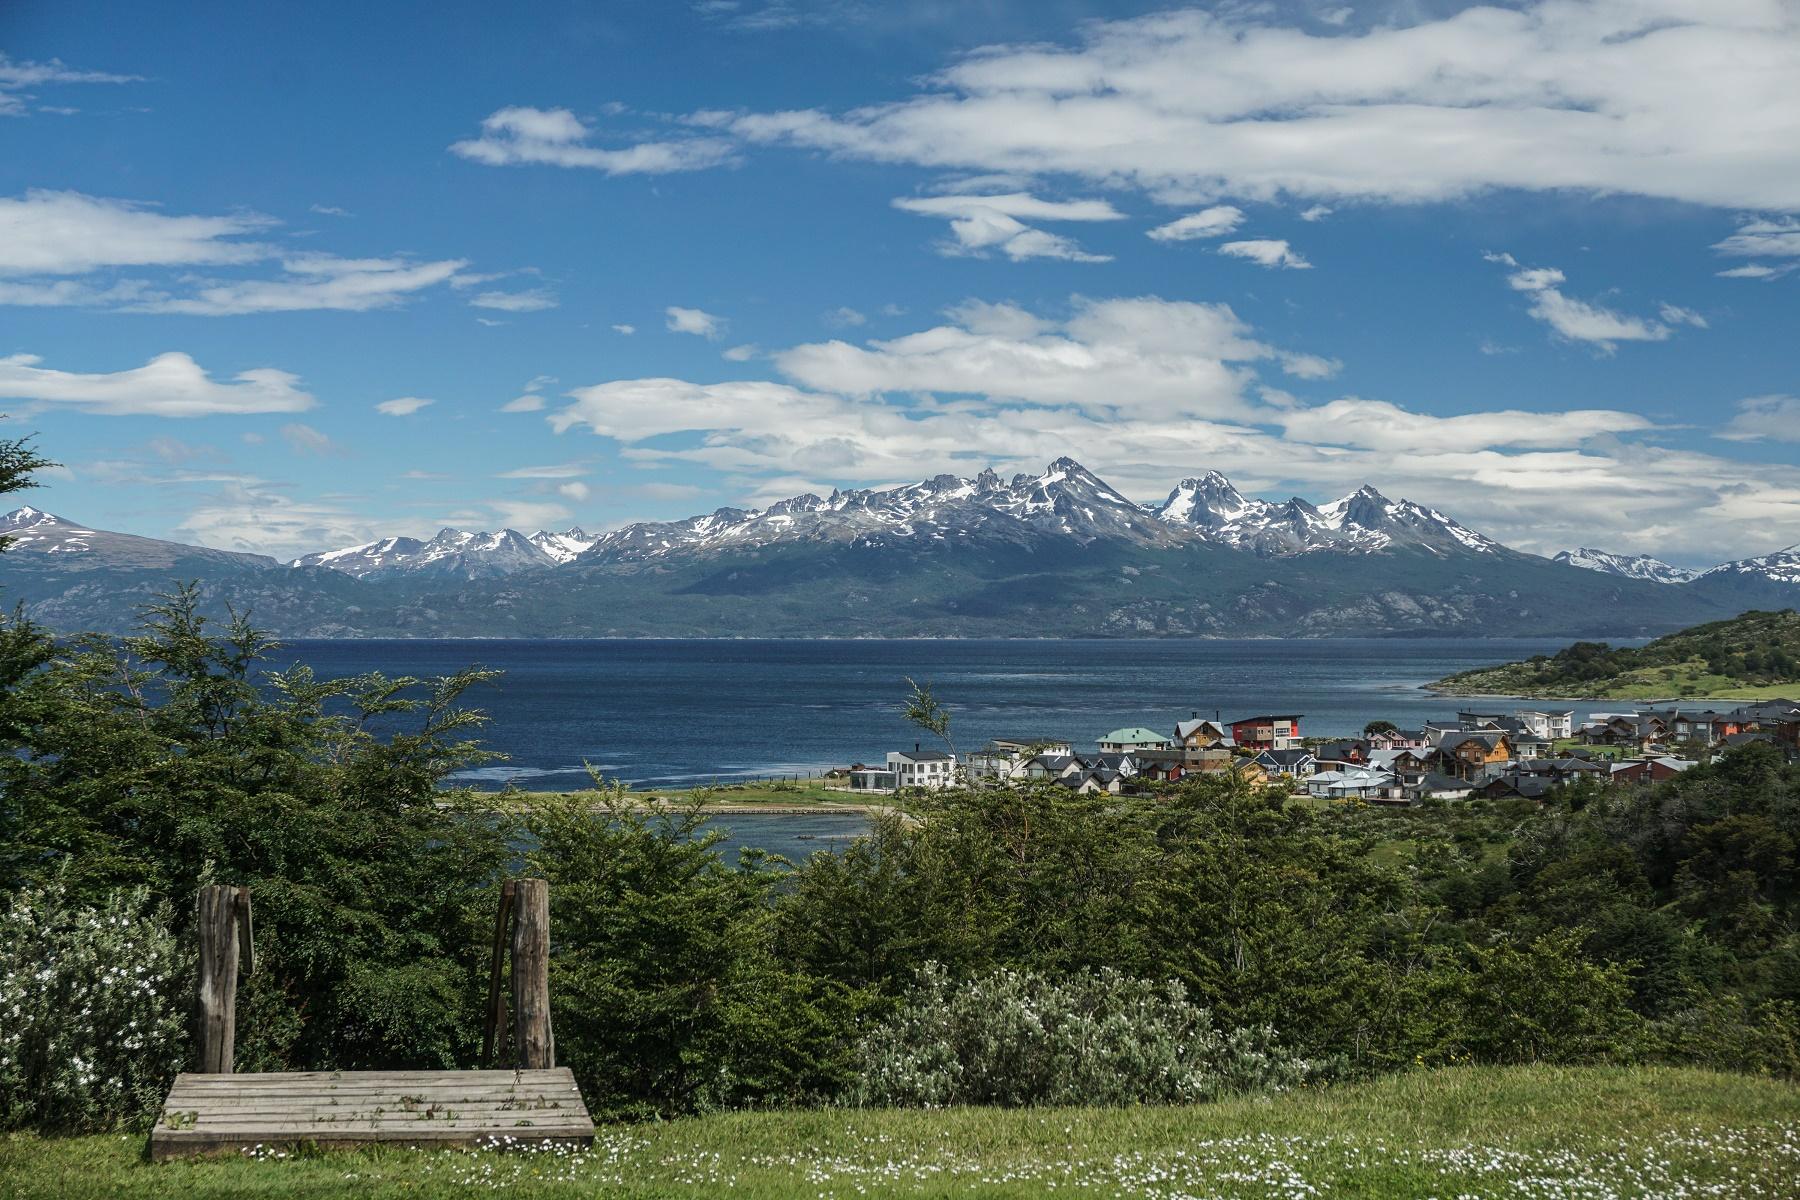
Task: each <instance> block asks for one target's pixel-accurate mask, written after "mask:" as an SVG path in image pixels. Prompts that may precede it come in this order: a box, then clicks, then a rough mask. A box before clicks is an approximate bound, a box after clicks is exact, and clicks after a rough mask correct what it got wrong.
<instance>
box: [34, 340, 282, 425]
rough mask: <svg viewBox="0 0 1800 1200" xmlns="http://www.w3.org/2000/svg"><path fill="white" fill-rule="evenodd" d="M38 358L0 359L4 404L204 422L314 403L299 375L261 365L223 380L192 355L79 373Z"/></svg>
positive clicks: (172, 355) (173, 355)
mask: <svg viewBox="0 0 1800 1200" xmlns="http://www.w3.org/2000/svg"><path fill="white" fill-rule="evenodd" d="M42 361H43V360H42V359H40V358H38V357H37V356H36V355H31V354H15V355H12V356H10V357H5V358H0V399H10V400H24V401H29V402H34V403H39V404H50V405H62V406H67V407H69V408H71V409H76V410H78V411H82V412H91V413H100V414H104V415H106V416H152V417H204V416H213V415H218V414H244V413H286V412H304V411H305V410H306V409H309V408H311V407H312V406H313V398H312V396H310V395H308V394H307V393H306V392H304V391H302V390H300V388H299V387H298V386H296V385H297V384H299V382H300V377H299V376H298V375H290V374H289V373H288V372H286V371H278V370H276V369H274V368H273V367H259V368H257V369H254V370H249V371H242V372H239V373H238V374H237V375H236V376H234V377H233V379H232V381H231V382H228V383H221V382H218V381H216V380H214V379H213V378H212V377H211V376H210V375H208V374H207V372H206V371H205V370H204V369H203V368H202V367H201V366H200V364H199V363H197V362H195V361H194V360H193V359H192V358H190V357H189V356H187V355H186V354H182V353H179V352H170V353H167V354H159V355H157V356H156V357H155V358H153V359H151V360H150V361H149V362H147V363H145V364H144V365H143V366H141V367H133V368H131V369H129V370H125V371H115V372H111V373H97V374H81V373H77V372H72V371H57V370H52V369H50V368H48V367H40V366H39V365H38V364H39V363H40V362H42Z"/></svg>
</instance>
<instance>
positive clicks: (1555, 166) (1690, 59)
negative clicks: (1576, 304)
mask: <svg viewBox="0 0 1800 1200" xmlns="http://www.w3.org/2000/svg"><path fill="white" fill-rule="evenodd" d="M1430 7H1432V6H1420V5H1408V6H1401V7H1400V8H1398V9H1397V11H1396V12H1395V14H1394V16H1393V17H1392V18H1391V19H1388V20H1384V21H1381V22H1379V23H1376V24H1373V25H1371V26H1370V27H1369V28H1367V29H1362V30H1358V31H1356V32H1348V33H1347V32H1343V31H1341V30H1339V29H1329V30H1320V31H1317V32H1314V31H1313V30H1310V29H1308V28H1306V27H1304V25H1303V24H1301V23H1299V22H1295V21H1283V20H1281V19H1280V18H1278V17H1277V16H1274V15H1272V14H1274V13H1276V12H1278V11H1280V10H1278V9H1276V8H1275V6H1264V5H1234V6H1228V7H1226V8H1224V9H1223V10H1222V11H1219V12H1208V11H1205V10H1202V9H1188V10H1185V11H1176V12H1163V13H1156V14H1153V15H1149V16H1145V17H1141V18H1134V19H1128V20H1118V21H1109V22H1096V23H1092V24H1089V25H1085V26H1083V27H1082V33H1081V35H1080V41H1079V42H1078V43H1077V44H1075V45H1073V46H1057V45H1046V44H1043V43H1041V42H1033V43H1029V44H1022V45H1015V46H999V47H990V48H987V49H985V50H982V51H980V52H977V53H974V54H971V55H968V56H967V57H965V58H963V59H961V60H960V61H958V62H956V63H955V64H953V65H951V66H950V67H949V68H948V69H946V70H944V71H941V72H939V73H938V74H937V75H935V76H932V77H930V78H929V79H927V80H925V81H924V82H923V83H922V84H921V85H920V87H919V90H918V91H917V93H916V94H915V95H913V96H911V97H910V98H907V99H904V100H901V101H899V102H896V103H889V104H876V105H870V106H867V107H864V108H859V109H854V110H851V111H848V112H844V113H839V114H833V113H828V112H823V111H819V110H802V111H790V112H772V113H754V114H747V115H743V116H739V117H736V118H735V119H733V120H732V121H731V122H730V128H732V129H733V130H734V131H735V132H737V133H738V134H739V136H741V137H744V138H747V139H750V140H753V141H759V142H771V143H774V142H780V143H788V144H794V145H800V146H806V147H811V148H816V149H822V150H825V151H828V152H831V153H834V154H839V155H845V156H854V157H859V158H865V159H871V160H877V161H887V162H905V163H913V164H919V165H924V166H928V167H935V168H941V169H945V170H952V171H972V172H1001V173H1029V174H1037V175H1045V174H1066V175H1071V176H1075V177H1079V178H1084V179H1088V180H1092V181H1095V182H1106V183H1121V184H1132V185H1136V186H1138V187H1140V188H1142V189H1144V190H1146V191H1148V192H1150V193H1151V194H1153V195H1156V196H1158V197H1162V198H1175V197H1191V198H1193V199H1202V198H1204V199H1207V200H1211V199H1215V198H1226V197H1239V198H1250V199H1262V200H1271V199H1276V198H1280V197H1283V196H1289V197H1296V198H1305V199H1309V200H1319V201H1325V202H1329V203H1335V202H1337V201H1339V200H1342V199H1350V198H1360V199H1368V200H1378V201H1391V202H1417V201H1437V200H1445V199H1452V198H1456V197H1462V196H1467V195H1469V194H1471V193H1475V192H1480V191H1484V190H1488V189H1497V188H1517V189H1526V190H1532V191H1554V192H1569V191H1579V192H1587V193H1591V194H1598V195H1605V194H1619V193H1623V194H1630V195H1641V196H1652V197H1657V198H1663V199H1672V200H1679V201H1687V202H1692V203H1697V204H1704V205H1712V206H1717V207H1725V208H1735V209H1752V210H1757V209H1763V210H1775V211H1791V210H1794V209H1800V136H1796V133H1797V129H1796V124H1795V120H1796V118H1795V114H1796V112H1800V22H1796V21H1795V20H1794V14H1793V9H1792V6H1791V5H1790V4H1787V3H1784V2H1782V0H1645V2H1636V3H1632V2H1624V0H1606V2H1603V3H1575V2H1572V0H1537V2H1535V3H1529V2H1528V3H1523V4H1520V5H1518V6H1516V7H1515V6H1509V7H1500V6H1477V7H1469V8H1465V9H1463V10H1461V11H1459V12H1455V13H1453V14H1450V15H1446V16H1437V15H1435V14H1431V15H1421V13H1426V14H1429V9H1430Z"/></svg>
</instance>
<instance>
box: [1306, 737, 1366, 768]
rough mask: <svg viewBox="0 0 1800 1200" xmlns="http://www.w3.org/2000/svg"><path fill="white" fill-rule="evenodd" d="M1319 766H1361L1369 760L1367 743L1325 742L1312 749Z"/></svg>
mask: <svg viewBox="0 0 1800 1200" xmlns="http://www.w3.org/2000/svg"><path fill="white" fill-rule="evenodd" d="M1313 757H1314V758H1316V759H1318V761H1319V766H1320V767H1321V768H1329V767H1332V766H1341V767H1361V766H1366V765H1367V764H1368V761H1369V744H1368V743H1367V742H1360V741H1341V742H1325V743H1324V744H1322V745H1321V746H1320V747H1319V748H1318V749H1317V750H1314V751H1313Z"/></svg>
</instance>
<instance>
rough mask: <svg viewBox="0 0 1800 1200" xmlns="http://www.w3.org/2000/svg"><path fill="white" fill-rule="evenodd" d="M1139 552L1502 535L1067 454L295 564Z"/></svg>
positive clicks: (359, 571)
mask: <svg viewBox="0 0 1800 1200" xmlns="http://www.w3.org/2000/svg"><path fill="white" fill-rule="evenodd" d="M1043 535H1048V536H1055V537H1062V538H1071V539H1074V540H1076V541H1079V542H1091V541H1095V540H1099V539H1116V540H1121V541H1126V542H1130V543H1134V544H1137V545H1141V546H1157V547H1175V546H1180V545H1183V544H1191V543H1203V544H1209V545H1216V546H1225V547H1229V548H1231V549H1235V550H1246V551H1250V552H1252V553H1255V554H1258V555H1263V556H1283V555H1293V554H1307V553H1312V552H1316V551H1323V550H1341V551H1368V552H1373V551H1380V550H1385V549H1389V548H1394V547H1399V546H1414V547H1419V548H1422V549H1425V550H1428V551H1431V552H1434V553H1440V554H1442V553H1451V552H1454V551H1458V550H1462V551H1471V552H1475V553H1482V554H1487V553H1493V552H1495V551H1497V550H1500V549H1503V547H1501V546H1500V544H1499V543H1498V542H1495V541H1494V540H1492V539H1491V538H1488V537H1485V536H1483V535H1482V534H1479V533H1476V532H1475V531H1474V530H1472V529H1469V528H1467V527H1466V526H1464V525H1461V524H1459V523H1458V522H1456V521H1454V520H1452V519H1451V518H1450V517H1448V516H1445V515H1444V514H1443V513H1441V512H1438V511H1437V510H1435V509H1431V508H1427V507H1425V506H1424V505H1420V504H1415V503H1413V502H1412V501H1410V500H1397V501H1396V500H1389V499H1388V498H1387V497H1385V496H1383V495H1382V494H1381V493H1380V492H1378V491H1376V490H1375V489H1374V488H1372V487H1364V488H1361V489H1359V490H1358V491H1356V492H1353V493H1351V494H1350V495H1348V496H1345V497H1344V498H1342V499H1340V500H1334V501H1332V502H1331V503H1329V504H1321V505H1314V504H1311V503H1308V502H1307V501H1305V500H1301V499H1299V498H1295V499H1292V500H1287V501H1284V502H1274V501H1268V500H1259V499H1251V498H1247V497H1245V496H1244V495H1243V494H1242V493H1241V492H1239V491H1238V490H1237V488H1235V487H1234V486H1232V484H1231V481H1230V480H1228V479H1226V478H1225V477H1224V476H1223V475H1220V474H1219V473H1218V472H1216V471H1215V472H1209V473H1208V474H1206V475H1204V476H1200V477H1198V478H1192V479H1184V480H1182V481H1181V482H1180V483H1179V484H1177V485H1176V486H1175V488H1174V489H1173V490H1172V491H1171V492H1170V493H1169V495H1168V497H1167V498H1166V499H1164V500H1163V501H1162V502H1161V503H1160V504H1139V503H1137V502H1135V501H1133V500H1130V499H1128V498H1126V497H1125V496H1124V495H1122V494H1121V493H1119V492H1118V491H1117V490H1116V489H1114V488H1113V487H1112V486H1111V485H1109V484H1108V483H1106V482H1105V481H1104V480H1102V479H1101V478H1100V477H1099V476H1097V475H1095V474H1094V473H1093V472H1091V471H1089V470H1088V469H1087V468H1086V467H1083V466H1082V465H1081V464H1080V463H1078V462H1076V461H1075V460H1073V459H1070V458H1060V459H1057V460H1056V461H1055V462H1053V463H1051V464H1050V465H1049V467H1047V468H1046V469H1045V470H1044V471H1043V472H1041V473H1039V474H1036V475H1027V474H1021V475H1014V476H1013V477H1012V478H1011V479H1003V478H1002V477H1001V476H1000V475H998V474H997V473H995V472H994V471H992V470H987V471H983V472H981V473H980V474H979V475H976V476H974V477H972V478H963V477H961V476H957V475H939V476H936V477H934V478H931V479H927V480H924V481H923V482H920V483H915V484H907V485H905V486H902V487H895V488H885V489H853V490H849V491H834V492H832V493H831V495H830V496H826V497H821V496H817V495H813V494H810V493H808V494H806V495H801V496H794V497H792V498H790V499H787V500H782V501H779V502H777V503H775V504H771V505H769V506H768V507H767V508H760V509H741V508H721V509H718V510H716V511H714V512H711V513H706V514H703V515H700V516H694V517H688V518H686V519H685V520H680V521H657V522H640V523H638V524H634V525H628V526H625V527H624V528H622V529H618V530H614V531H613V532H611V533H607V534H603V535H601V536H599V537H590V536H589V535H587V534H586V533H584V532H582V531H581V530H580V529H570V530H567V531H565V532H563V533H560V534H557V533H546V532H543V531H539V532H537V533H533V534H530V535H525V534H521V533H519V532H517V531H516V530H511V529H506V530H501V531H500V532H499V533H468V532H465V531H461V530H455V529H445V530H443V531H441V532H440V533H439V534H438V535H437V536H436V537H434V538H432V539H431V540H430V541H429V542H421V541H419V540H417V539H414V538H398V537H394V538H383V539H380V540H378V541H374V542H369V543H366V544H364V545H360V546H349V547H345V548H344V549H341V550H328V551H324V552H321V553H318V554H309V555H306V556H305V557H303V558H298V559H295V560H294V562H293V564H292V565H294V566H320V567H329V568H331V569H333V570H339V571H345V572H347V573H349V574H353V575H357V576H366V575H372V574H377V573H381V572H392V571H419V570H437V571H445V572H451V573H455V574H460V575H463V576H466V577H471V578H473V577H477V576H479V575H482V574H503V573H509V572H512V571H517V570H522V569H525V568H529V567H541V566H554V565H561V564H564V563H571V562H582V563H589V564H601V563H621V562H633V561H649V560H655V559H664V558H671V557H679V556H686V555H693V554H701V555H703V554H708V553H716V552H725V551H730V550H743V549H755V548H759V547H763V546H768V545H772V544H775V543H791V542H799V541H813V542H830V543H855V544H862V545H869V546H876V545H898V544H902V543H904V542H906V541H909V540H921V541H923V540H930V541H939V542H943V541H952V540H956V541H962V540H971V539H982V538H999V539H1007V540H1015V541H1016V540H1021V539H1029V538H1031V537H1033V536H1043Z"/></svg>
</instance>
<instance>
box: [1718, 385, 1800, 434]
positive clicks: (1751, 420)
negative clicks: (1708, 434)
mask: <svg viewBox="0 0 1800 1200" xmlns="http://www.w3.org/2000/svg"><path fill="white" fill-rule="evenodd" d="M1737 407H1738V411H1737V415H1736V416H1734V417H1732V418H1731V422H1730V423H1729V424H1728V425H1726V426H1725V428H1724V429H1722V430H1720V431H1719V433H1718V434H1717V436H1718V437H1722V438H1724V439H1726V440H1727V441H1733V442H1759V441H1763V440H1765V439H1767V440H1769V441H1775V442H1800V396H1752V397H1751V398H1750V399H1748V400H1740V401H1739V402H1738V406H1737Z"/></svg>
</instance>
